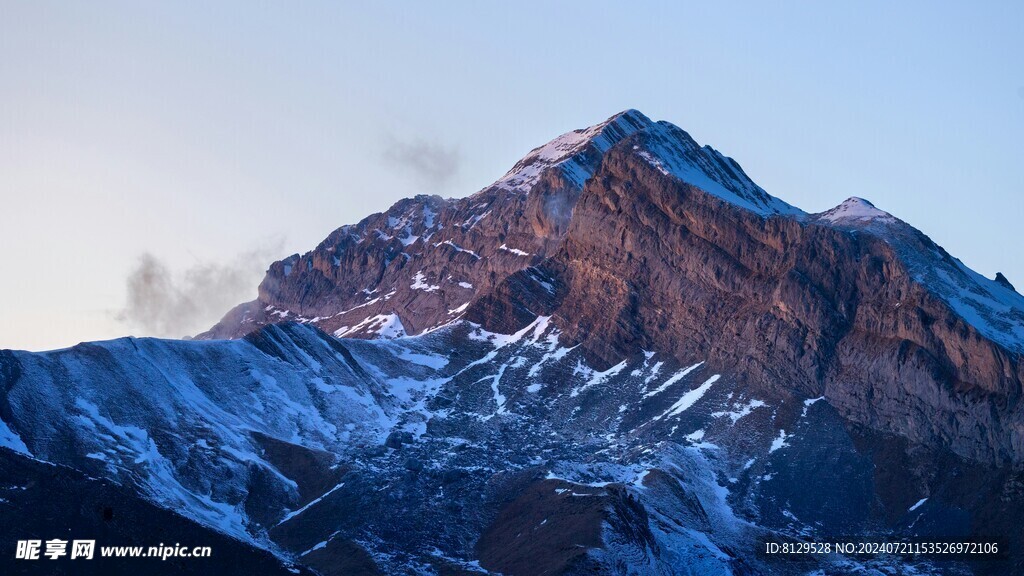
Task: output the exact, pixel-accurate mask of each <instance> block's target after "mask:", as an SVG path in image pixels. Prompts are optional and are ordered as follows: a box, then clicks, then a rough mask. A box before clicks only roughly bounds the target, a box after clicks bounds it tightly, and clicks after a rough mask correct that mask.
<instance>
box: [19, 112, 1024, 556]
mask: <svg viewBox="0 0 1024 576" xmlns="http://www.w3.org/2000/svg"><path fill="white" fill-rule="evenodd" d="M1022 355H1024V297H1022V296H1021V295H1020V294H1018V293H1017V292H1016V291H1015V290H1014V288H1013V286H1012V285H1011V284H1010V282H1009V281H1007V279H1006V278H1004V277H1002V275H999V276H997V277H996V279H994V280H992V279H988V278H985V277H982V276H981V275H979V274H977V273H975V272H974V271H972V270H971V269H969V268H968V267H966V266H965V265H964V264H963V263H961V262H960V261H959V260H957V259H956V258H954V257H953V256H951V255H950V254H948V253H947V252H946V251H945V250H943V249H942V248H941V247H939V246H937V245H936V244H935V243H933V242H932V241H931V240H930V239H929V238H928V237H927V236H925V235H924V234H923V233H921V232H920V231H918V230H916V229H915V228H913V227H912V226H911V225H909V224H907V223H906V222H904V221H902V220H900V219H899V218H897V217H895V216H893V215H890V214H888V213H886V212H884V211H882V210H880V209H878V208H876V207H875V206H873V205H872V203H871V202H869V201H867V200H863V199H859V198H851V199H849V200H846V201H845V202H843V203H841V204H840V205H838V206H836V207H835V208H833V209H831V210H828V211H826V212H823V213H820V214H810V213H805V212H804V211H802V210H800V209H799V208H796V207H794V206H791V205H789V204H787V203H786V202H784V201H782V200H780V199H778V198H775V197H773V196H771V195H769V194H768V193H767V192H765V191H764V190H763V189H761V188H760V187H759V186H758V185H757V184H755V183H754V182H752V181H751V179H750V178H748V177H747V175H746V174H745V173H744V171H743V170H742V169H741V168H740V166H739V164H737V163H736V162H735V161H734V160H732V159H731V158H729V157H727V156H725V155H723V154H721V153H719V152H718V151H716V150H715V149H713V148H711V147H709V146H701V145H699V144H697V143H696V142H695V141H694V140H693V139H692V138H691V137H690V136H689V135H688V134H687V133H686V132H684V131H683V130H681V129H679V128H677V127H676V126H673V125H672V124H669V123H666V122H654V121H652V120H650V119H648V118H647V117H646V116H644V115H643V114H641V113H640V112H638V111H636V110H627V111H625V112H622V113H620V114H616V115H615V116H613V117H611V118H609V119H608V120H607V121H605V122H602V123H600V124H597V125H595V126H593V127H590V128H587V129H583V130H577V131H575V132H571V133H568V134H565V135H563V136H560V137H558V138H556V139H555V140H553V141H551V142H549V143H548V144H545V145H543V146H541V147H539V148H536V149H535V150H533V151H532V152H530V153H529V154H528V155H527V156H526V157H524V158H523V159H522V160H521V161H519V162H518V163H517V164H516V165H515V166H514V167H513V168H512V170H510V171H509V172H508V173H507V174H506V175H505V176H503V177H502V178H501V179H499V180H498V181H497V182H495V183H494V184H493V185H491V186H489V187H487V188H485V189H483V190H481V191H479V192H477V193H476V194H473V195H471V196H467V197H464V198H459V199H443V198H440V197H437V196H417V197H414V198H409V199H406V200H402V201H400V202H398V203H397V204H395V205H394V206H392V207H391V208H390V209H389V210H388V211H386V212H384V213H382V214H374V215H371V216H369V217H367V218H365V219H363V220H362V221H360V222H358V223H356V224H351V225H346V226H342V227H341V228H338V229H337V230H335V231H334V232H332V233H331V234H330V235H329V236H328V237H327V238H326V239H325V240H324V241H323V242H321V243H320V245H319V246H317V247H315V248H314V249H313V250H311V251H310V252H307V253H305V254H302V255H298V254H296V255H294V256H290V257H288V258H285V259H283V260H281V261H279V262H274V263H272V264H271V265H270V266H269V270H268V271H267V274H266V277H265V279H264V280H263V282H262V283H261V284H260V286H259V296H258V299H257V300H255V301H253V302H247V303H244V304H240V305H239V306H237V307H236V308H235V309H233V310H231V311H229V312H228V313H227V314H226V316H224V318H223V320H221V321H220V322H219V323H218V324H217V325H216V326H214V327H212V328H211V329H210V330H209V331H208V332H206V333H204V334H201V335H199V336H197V337H196V338H195V339H192V340H161V339H151V338H122V339H118V340H112V341H106V342H92V343H83V344H79V345H77V346H74V347H72V348H68V349H64V350H56V351H52V352H44V353H29V352H19V351H0V445H2V446H3V448H0V463H2V465H0V511H2V513H3V522H2V523H0V535H2V537H3V546H4V552H3V555H2V556H0V567H2V568H3V570H2V572H4V573H21V572H22V571H24V572H29V573H32V572H33V571H36V570H38V571H39V572H36V573H51V572H45V571H46V570H52V569H53V567H54V566H56V565H60V566H63V569H64V570H69V569H70V567H73V568H75V570H76V571H75V572H73V573H75V574H79V573H96V574H111V573H117V570H119V569H122V568H124V566H127V567H128V568H124V569H126V570H132V571H133V573H146V574H162V573H168V574H181V573H197V574H214V573H216V574H264V573H265V574H277V573H280V574H288V573H304V574H321V575H324V576H333V575H347V574H442V575H468V574H504V575H508V576H516V575H539V574H548V575H558V574H565V575H582V574H635V575H646V574H654V575H669V574H694V575H719V574H721V575H725V574H735V575H742V574H783V575H790V574H808V575H824V574H879V575H881V574H885V575H895V574H1012V573H1022V572H1024V532H1022V530H1021V528H1020V519H1021V518H1024V404H1022V392H1024V390H1022V381H1024V357H1022ZM54 537H62V538H63V537H69V538H93V537H94V538H96V539H97V541H98V545H103V544H107V545H117V544H122V543H125V544H127V543H135V542H137V543H139V544H144V545H156V544H157V543H159V542H163V543H168V544H170V543H172V542H181V543H183V544H184V543H189V544H190V545H191V544H195V545H208V546H211V547H213V557H212V558H210V559H206V560H199V559H192V560H188V559H180V560H178V561H176V562H175V561H168V562H160V561H155V562H154V561H152V560H149V561H147V560H139V559H124V560H122V561H121V562H122V563H123V565H122V564H114V563H113V562H114V561H112V560H101V559H99V560H94V561H92V563H91V564H89V563H79V564H73V565H72V564H71V562H78V561H67V562H66V563H61V562H62V561H58V562H54V563H52V564H51V563H48V561H45V560H44V561H39V562H35V563H31V562H24V561H17V560H14V559H13V557H14V555H13V548H14V542H15V541H16V540H20V539H26V538H40V539H44V540H45V539H50V538H54ZM812 542H813V543H825V542H856V543H865V542H877V543H885V542H915V543H928V542H932V543H935V542H939V543H942V542H990V543H996V544H998V554H892V553H877V554H858V553H852V554H851V553H837V552H836V551H835V550H834V549H833V550H832V551H831V552H830V553H828V554H768V553H766V544H768V543H777V544H783V543H788V544H798V543H812ZM90 570H92V571H94V572H89V571H90ZM67 573H72V572H67Z"/></svg>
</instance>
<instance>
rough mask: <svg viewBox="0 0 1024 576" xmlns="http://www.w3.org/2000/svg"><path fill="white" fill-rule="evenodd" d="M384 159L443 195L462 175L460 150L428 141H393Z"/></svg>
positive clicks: (395, 139)
mask: <svg viewBox="0 0 1024 576" xmlns="http://www.w3.org/2000/svg"><path fill="white" fill-rule="evenodd" d="M383 159H384V161H385V162H387V163H389V164H394V165H395V166H396V167H397V168H399V169H401V170H402V171H403V172H405V173H406V175H408V176H410V177H411V178H413V179H414V180H415V182H416V183H417V184H420V185H422V186H424V187H426V188H428V189H430V190H432V191H435V192H436V191H441V190H444V189H445V188H447V187H448V185H449V184H451V182H452V180H453V179H454V178H455V176H456V175H457V174H458V173H459V169H460V168H461V165H462V155H461V154H459V151H458V149H457V148H454V147H447V146H445V145H444V144H442V143H440V142H431V141H427V140H420V139H417V140H409V141H404V140H399V139H397V138H395V137H393V136H392V137H389V138H388V142H387V147H386V148H385V149H384V153H383Z"/></svg>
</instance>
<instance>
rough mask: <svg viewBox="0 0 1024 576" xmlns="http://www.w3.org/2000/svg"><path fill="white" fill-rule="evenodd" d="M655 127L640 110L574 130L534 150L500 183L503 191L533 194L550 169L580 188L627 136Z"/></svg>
mask: <svg viewBox="0 0 1024 576" xmlns="http://www.w3.org/2000/svg"><path fill="white" fill-rule="evenodd" d="M653 124H654V123H653V122H652V121H651V119H650V118H648V117H647V116H644V115H643V114H642V113H641V112H640V111H638V110H633V109H630V110H624V111H622V112H619V113H618V114H616V115H614V116H612V117H611V118H609V119H607V120H605V121H604V122H601V123H600V124H595V125H594V126H591V127H589V128H583V129H580V130H573V131H572V132H567V133H565V134H562V135H561V136H559V137H558V138H555V139H554V140H552V141H550V142H548V143H547V144H544V145H543V146H540V147H537V148H534V149H533V150H532V151H530V153H529V154H527V155H526V156H525V157H523V159H522V160H520V161H519V162H517V163H516V165H515V166H513V167H512V169H511V170H509V171H508V173H506V174H505V175H504V176H503V177H502V178H501V179H500V180H498V181H497V182H495V183H494V185H495V186H497V187H499V188H504V189H507V190H513V191H520V192H529V191H530V189H531V188H533V186H534V185H535V184H536V183H537V181H538V180H539V179H540V175H541V173H542V172H544V171H545V170H546V169H548V168H551V167H554V166H558V167H560V168H561V169H562V170H563V173H564V174H565V175H566V177H568V178H569V179H570V180H572V181H573V182H574V183H575V184H576V185H577V186H580V187H582V186H583V183H584V182H585V181H586V180H587V178H589V177H590V176H592V175H593V171H594V169H595V168H596V165H597V161H598V160H599V159H600V156H601V154H603V153H605V152H607V151H608V149H609V148H611V147H612V146H614V145H615V144H616V143H617V142H619V141H620V140H622V139H623V138H626V137H627V136H629V135H631V134H633V133H635V132H637V131H640V130H643V129H645V128H647V127H649V126H652V125H653Z"/></svg>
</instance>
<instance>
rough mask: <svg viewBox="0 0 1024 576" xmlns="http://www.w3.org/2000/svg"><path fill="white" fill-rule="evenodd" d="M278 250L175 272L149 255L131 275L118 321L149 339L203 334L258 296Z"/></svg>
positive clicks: (264, 249)
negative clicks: (257, 290)
mask: <svg viewBox="0 0 1024 576" xmlns="http://www.w3.org/2000/svg"><path fill="white" fill-rule="evenodd" d="M280 252H281V249H280V247H276V248H259V249H256V250H252V251H250V252H247V253H245V254H241V255H239V256H238V257H236V258H235V259H234V260H233V261H231V262H226V263H217V262H208V263H201V264H196V265H195V266H192V267H190V268H188V269H185V270H181V271H172V270H171V268H170V267H169V266H168V265H167V264H166V263H165V262H164V261H162V260H161V259H160V258H158V257H156V256H154V255H153V254H149V253H145V254H143V255H142V256H140V257H139V260H138V262H137V263H136V265H135V267H134V268H133V269H132V271H131V272H130V273H129V274H128V278H127V288H128V299H127V302H126V304H125V307H124V308H123V309H122V310H120V311H119V312H118V313H117V316H116V317H117V319H118V320H120V321H121V322H123V323H124V324H126V325H128V326H129V327H131V328H132V329H134V330H138V331H140V333H141V334H143V335H146V336H160V337H168V338H180V337H183V336H188V335H193V334H196V333H199V332H202V331H204V330H206V329H208V328H209V327H210V326H212V325H213V324H214V323H216V322H217V321H218V320H220V319H221V318H222V317H223V316H224V314H225V313H226V312H227V311H228V310H229V309H231V308H232V307H233V306H235V305H236V304H239V303H241V302H244V301H247V300H251V299H252V298H254V297H255V296H256V287H257V286H258V285H259V282H260V280H261V279H262V277H263V274H264V272H265V271H266V269H267V268H268V266H269V264H270V262H271V261H272V260H273V259H274V258H275V257H276V256H279V255H280Z"/></svg>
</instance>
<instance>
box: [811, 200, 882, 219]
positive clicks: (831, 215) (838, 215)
mask: <svg viewBox="0 0 1024 576" xmlns="http://www.w3.org/2000/svg"><path fill="white" fill-rule="evenodd" d="M818 219H819V220H828V221H829V222H846V223H849V222H873V221H882V222H895V221H896V218H894V217H893V215H892V214H889V213H888V212H886V211H885V210H879V209H878V208H875V205H874V204H872V203H871V202H869V201H867V200H865V199H863V198H858V197H856V196H853V197H851V198H847V199H846V200H843V202H842V203H841V204H839V205H838V206H836V207H835V208H832V209H831V210H826V211H825V212H822V213H821V214H820V215H819V216H818Z"/></svg>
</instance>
